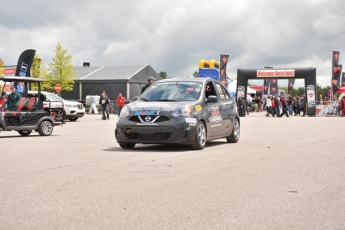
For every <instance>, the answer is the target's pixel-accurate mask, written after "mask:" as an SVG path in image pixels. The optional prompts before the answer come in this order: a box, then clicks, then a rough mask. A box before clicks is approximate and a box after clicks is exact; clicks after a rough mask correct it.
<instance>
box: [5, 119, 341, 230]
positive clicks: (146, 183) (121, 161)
mask: <svg viewBox="0 0 345 230" xmlns="http://www.w3.org/2000/svg"><path fill="white" fill-rule="evenodd" d="M116 119H117V118H116V116H114V115H113V116H111V117H110V120H105V121H103V120H101V116H100V115H85V117H83V118H81V119H79V120H78V121H76V122H66V125H64V126H63V127H54V131H53V134H52V135H51V136H49V137H42V136H39V135H38V133H32V134H31V135H30V136H28V137H21V136H20V135H19V134H18V133H17V132H14V131H12V132H1V133H0V141H1V145H2V149H1V151H0V159H1V163H0V229H345V221H344V217H345V208H344V207H345V179H344V178H345V170H344V169H345V154H344V152H345V151H344V149H345V139H344V131H345V118H340V117H321V118H319V117H318V118H315V117H290V118H286V117H284V118H266V117H264V116H263V114H262V113H256V114H251V115H249V116H247V117H245V118H241V138H240V141H239V142H238V143H237V144H229V143H227V142H226V140H225V139H219V140H216V141H212V142H210V143H208V144H207V145H206V148H205V149H204V150H201V151H192V150H190V149H189V147H188V146H187V147H186V146H161V145H137V146H136V147H135V148H134V149H131V150H123V149H121V148H120V147H119V145H118V144H117V143H116V141H115V138H114V129H115V124H116Z"/></svg>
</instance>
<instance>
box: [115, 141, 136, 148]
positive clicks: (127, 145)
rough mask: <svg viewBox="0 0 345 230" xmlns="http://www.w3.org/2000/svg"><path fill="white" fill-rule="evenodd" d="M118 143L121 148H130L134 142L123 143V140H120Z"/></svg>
mask: <svg viewBox="0 0 345 230" xmlns="http://www.w3.org/2000/svg"><path fill="white" fill-rule="evenodd" d="M119 145H120V146H121V148H123V149H132V148H134V146H135V143H123V142H120V143H119Z"/></svg>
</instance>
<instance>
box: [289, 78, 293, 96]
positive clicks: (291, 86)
mask: <svg viewBox="0 0 345 230" xmlns="http://www.w3.org/2000/svg"><path fill="white" fill-rule="evenodd" d="M294 84H295V79H294V78H293V79H291V78H290V79H289V83H288V94H290V92H291V90H292V88H293V85H294Z"/></svg>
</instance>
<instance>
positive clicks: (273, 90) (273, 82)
mask: <svg viewBox="0 0 345 230" xmlns="http://www.w3.org/2000/svg"><path fill="white" fill-rule="evenodd" d="M277 94H278V82H277V79H271V83H270V95H272V96H275V95H277Z"/></svg>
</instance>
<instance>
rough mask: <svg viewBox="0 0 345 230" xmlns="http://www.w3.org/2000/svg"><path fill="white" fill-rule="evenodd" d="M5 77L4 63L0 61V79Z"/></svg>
mask: <svg viewBox="0 0 345 230" xmlns="http://www.w3.org/2000/svg"><path fill="white" fill-rule="evenodd" d="M3 76H5V63H4V61H3V60H2V59H0V77H3Z"/></svg>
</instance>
